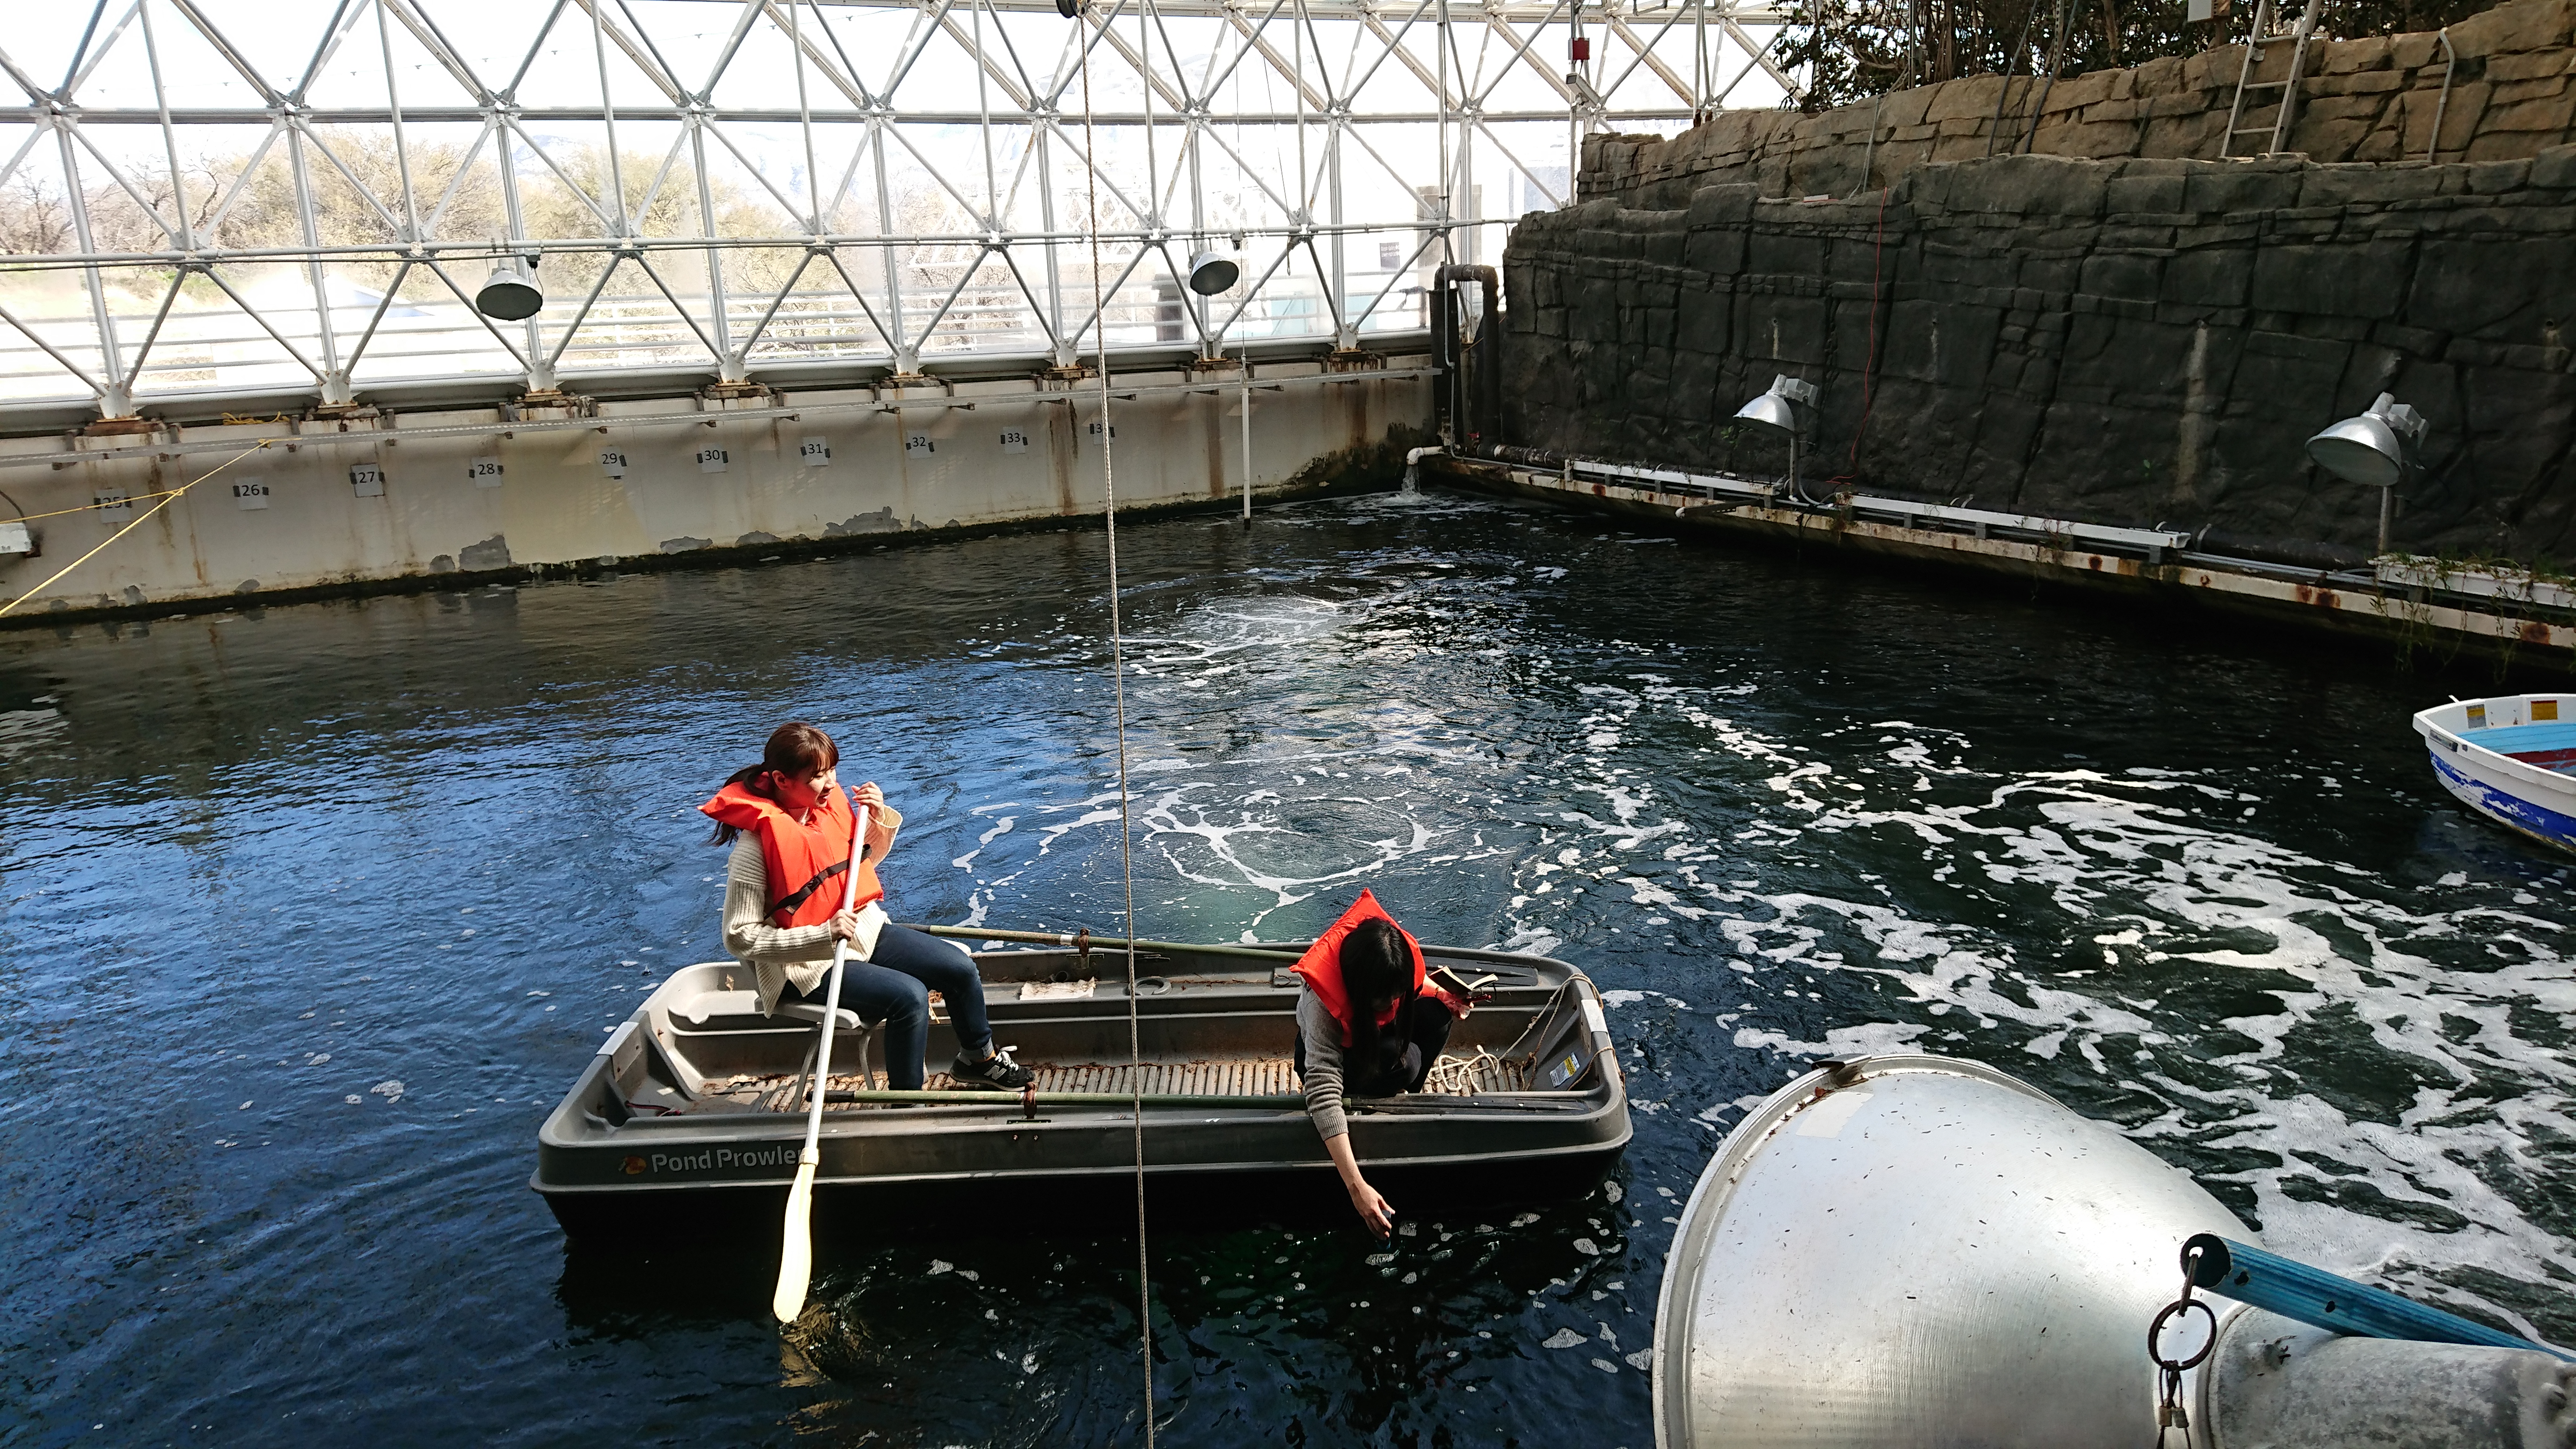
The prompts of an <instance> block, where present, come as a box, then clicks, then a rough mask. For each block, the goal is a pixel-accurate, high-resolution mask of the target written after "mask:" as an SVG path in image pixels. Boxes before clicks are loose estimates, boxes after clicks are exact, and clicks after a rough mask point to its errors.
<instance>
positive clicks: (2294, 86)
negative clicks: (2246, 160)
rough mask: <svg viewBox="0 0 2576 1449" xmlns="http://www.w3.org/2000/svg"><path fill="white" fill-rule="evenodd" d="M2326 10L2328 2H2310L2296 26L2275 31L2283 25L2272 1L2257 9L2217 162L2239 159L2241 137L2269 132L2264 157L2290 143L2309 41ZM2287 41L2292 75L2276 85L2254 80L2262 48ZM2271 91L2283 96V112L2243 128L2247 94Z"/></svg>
mask: <svg viewBox="0 0 2576 1449" xmlns="http://www.w3.org/2000/svg"><path fill="white" fill-rule="evenodd" d="M2324 8H2325V0H2308V8H2307V11H2306V13H2304V14H2302V15H2301V16H2300V17H2299V23H2298V25H2297V26H2295V27H2293V28H2292V29H2289V30H2286V31H2276V30H2275V29H2274V28H2273V27H2274V26H2276V25H2278V24H2279V23H2280V20H2281V14H2280V11H2279V9H2278V8H2277V7H2276V6H2275V4H2274V3H2273V0H2261V3H2260V4H2258V5H2256V6H2255V7H2254V33H2253V34H2252V35H2251V36H2249V37H2247V39H2246V42H2245V63H2244V66H2243V67H2242V68H2241V69H2239V70H2238V71H2237V72H2236V103H2235V104H2234V105H2232V106H2229V107H2228V108H2227V134H2226V135H2224V136H2221V137H2219V138H2218V159H2220V160H2222V161H2224V160H2227V159H2229V158H2230V157H2233V156H2236V155H2237V151H2236V138H2237V137H2239V136H2260V135H2262V134H2264V133H2265V132H2266V131H2269V132H2270V133H2271V137H2272V139H2271V144H2269V145H2267V146H2265V147H2264V148H2263V150H2262V151H2261V152H2260V153H2259V154H2261V155H2265V156H2273V155H2278V154H2279V153H2280V151H2281V148H2282V147H2283V146H2285V145H2287V144H2288V143H2289V140H2290V126H2291V124H2292V122H2293V121H2295V120H2296V116H2295V115H2294V112H2295V111H2296V110H2297V109H2298V103H2299V76H2300V73H2301V72H2302V71H2304V70H2305V69H2306V68H2307V63H2308V37H2309V36H2311V35H2314V34H2315V33H2316V29H2317V12H2319V11H2320V10H2322V9H2324ZM2284 40H2286V41H2288V42H2290V70H2289V74H2288V75H2287V76H2285V77H2284V78H2282V79H2280V80H2276V81H2258V80H2256V79H2254V68H2255V67H2256V66H2259V65H2261V64H2262V63H2263V47H2264V46H2265V45H2267V44H2277V43H2279V42H2281V41H2284ZM2268 90H2277V91H2279V92H2280V93H2281V109H2280V110H2279V111H2278V112H2276V113H2275V114H2274V115H2273V118H2272V124H2271V125H2269V126H2247V125H2242V124H2240V123H2241V122H2242V121H2243V120H2244V119H2245V93H2246V92H2247V91H2268Z"/></svg>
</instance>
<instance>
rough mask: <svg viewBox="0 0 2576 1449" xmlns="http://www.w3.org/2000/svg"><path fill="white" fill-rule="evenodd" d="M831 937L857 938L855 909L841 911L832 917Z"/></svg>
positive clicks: (849, 939) (853, 939)
mask: <svg viewBox="0 0 2576 1449" xmlns="http://www.w3.org/2000/svg"><path fill="white" fill-rule="evenodd" d="M832 939H833V940H835V941H855V940H857V939H859V917H858V913H857V912H856V911H843V912H841V913H840V914H838V915H836V916H834V917H832Z"/></svg>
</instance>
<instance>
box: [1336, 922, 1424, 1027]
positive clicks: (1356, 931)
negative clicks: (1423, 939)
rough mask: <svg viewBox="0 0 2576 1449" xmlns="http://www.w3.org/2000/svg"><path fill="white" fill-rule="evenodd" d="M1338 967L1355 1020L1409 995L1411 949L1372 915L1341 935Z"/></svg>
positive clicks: (1392, 929)
mask: <svg viewBox="0 0 2576 1449" xmlns="http://www.w3.org/2000/svg"><path fill="white" fill-rule="evenodd" d="M1341 967H1342V991H1343V993H1344V994H1345V995H1346V996H1347V997H1348V998H1349V1000H1350V1004H1351V1014H1352V1016H1353V1018H1354V1019H1356V1018H1357V1017H1359V1016H1360V1014H1361V1013H1363V1012H1366V1011H1372V1010H1375V1009H1376V1008H1377V1007H1378V1006H1380V1005H1382V1004H1384V1003H1385V1002H1388V1001H1400V1000H1402V999H1403V998H1405V997H1407V996H1409V995H1411V994H1412V987H1413V949H1412V948H1411V947H1410V946H1407V945H1406V944H1405V941H1404V933H1403V932H1401V931H1399V930H1397V929H1396V928H1395V927H1394V926H1392V925H1390V924H1388V923H1387V922H1385V921H1383V920H1380V919H1378V918H1376V917H1374V916H1372V917H1370V918H1369V919H1368V920H1365V921H1362V922H1360V923H1359V925H1358V926H1356V927H1354V928H1353V929H1352V931H1351V933H1350V934H1349V935H1347V936H1344V937H1343V938H1342V955H1341Z"/></svg>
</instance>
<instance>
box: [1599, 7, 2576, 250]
mask: <svg viewBox="0 0 2576 1449" xmlns="http://www.w3.org/2000/svg"><path fill="white" fill-rule="evenodd" d="M2446 33H2447V35H2448V37H2449V41H2450V46H2449V50H2448V52H2447V53H2446V52H2445V50H2444V49H2443V47H2442V45H2441V44H2440V42H2439V39H2438V38H2437V36H2436V35H2435V34H2432V33H2426V34H2418V35H2398V36H2375V37H2372V38H2369V39H2364V40H2322V39H2321V40H2317V41H2313V42H2311V43H2310V44H2309V46H2308V51H2307V57H2306V61H2305V64H2304V65H2303V66H2302V67H2301V69H2302V72H2303V74H2302V77H2301V79H2300V83H2299V95H2300V100H2299V104H2298V105H2297V106H2296V108H2295V109H2294V110H2293V112H2292V126H2291V131H2290V136H2289V139H2288V144H2287V145H2286V146H2285V147H2284V148H2283V149H2284V150H2285V151H2289V152H2296V153H2298V154H2300V155H2301V156H2303V157H2304V158H2305V159H2308V160H2311V161H2322V162H2336V161H2410V160H2411V161H2422V160H2425V159H2427V157H2428V156H2429V157H2431V158H2432V159H2434V160H2437V161H2515V160H2529V159H2530V158H2532V157H2534V156H2537V155H2539V154H2540V153H2541V152H2542V151H2544V150H2547V149H2549V148H2550V147H2552V146H2557V145H2562V144H2565V143H2567V142H2570V141H2576V88H2571V87H2576V0H2515V3H2512V4H2507V5H2500V6H2497V7H2496V8H2495V9H2493V10H2489V11H2485V12H2483V13H2481V14H2478V15H2475V16H2472V17H2470V18H2469V19H2467V20H2464V21H2462V22H2460V23H2459V24H2457V25H2454V26H2452V27H2451V28H2450V29H2449V31H2448V32H2446ZM2290 51H2291V47H2290V45H2289V44H2288V43H2287V42H2276V43H2274V44H2271V45H2268V46H2266V47H2265V48H2264V52H2263V59H2262V63H2261V64H2260V65H2259V66H2257V67H2256V69H2255V78H2256V79H2257V80H2263V81H2278V80H2280V79H2282V78H2283V77H2284V76H2286V75H2287V74H2288V73H2289V66H2290ZM2244 55H2245V48H2244V47H2243V46H2239V45H2230V46H2222V47H2219V48H2218V49H2215V50H2210V51H2205V52H2203V53H2201V54H2199V55H2195V56H2188V57H2185V56H2169V57H2165V58H2162V59H2158V60H2151V61H2149V62H2147V63H2146V64H2144V65H2141V66H2137V67H2135V68H2133V69H2129V70H2110V71H2096V72H2093V73H2091V74H2089V75H2081V76H2073V77H2069V78H2067V79H2064V80H2060V81H2056V82H2054V83H2046V82H2042V81H2036V80H2033V79H2032V78H2031V77H2028V76H2016V77H2013V78H2011V79H2010V80H2006V79H2005V78H2004V77H2001V76H1992V75H1981V76H1968V77H1964V78H1962V79H1959V80H1954V81H1944V82H1942V83H1941V84H1939V85H1931V86H1922V87H1919V88H1917V89H1914V90H1910V91H1899V92H1897V93H1896V94H1894V95H1890V96H1886V97H1884V98H1882V99H1880V100H1877V101H1870V102H1864V103H1862V104H1859V105H1852V106H1844V107H1842V108H1841V109H1839V110H1832V111H1826V112H1823V113H1822V114H1819V115H1814V116H1806V115H1800V114H1799V113H1797V112H1795V111H1727V112H1723V113H1721V114H1720V115H1718V116H1717V117H1716V118H1715V119H1713V120H1711V121H1710V122H1708V123H1707V124H1705V125H1701V126H1697V127H1694V128H1692V129H1691V130H1689V131H1687V132H1684V133H1683V134H1681V135H1679V136H1676V137H1672V138H1670V139H1665V138H1661V137H1654V136H1595V137H1592V138H1590V139H1589V140H1587V141H1586V142H1585V144H1584V157H1583V170H1582V175H1581V177H1580V178H1579V182H1580V188H1581V195H1582V196H1583V197H1585V198H1587V199H1589V198H1594V197H1614V198H1617V199H1619V200H1622V201H1625V202H1626V203H1627V204H1628V205H1631V206H1644V207H1679V206H1686V205H1688V204H1689V202H1690V194H1691V193H1692V192H1693V191H1695V190H1697V189H1698V188H1700V187H1702V186H1707V185H1712V184H1716V183H1722V182H1738V181H1741V182H1751V183H1753V184H1754V185H1755V186H1757V187H1759V188H1760V189H1761V192H1762V194H1763V195H1765V196H1810V195H1835V196H1840V195H1847V194H1850V193H1853V192H1857V191H1862V190H1866V189H1869V188H1871V187H1877V186H1884V185H1887V184H1889V183H1890V182H1892V181H1894V180H1896V179H1897V178H1898V177H1901V176H1903V175H1904V174H1905V173H1906V172H1908V171H1911V170H1912V169H1914V168H1915V167H1916V166H1921V165H1928V164H1931V163H1934V162H1942V161H1967V160H1978V159H1983V158H1985V157H1989V156H1995V155H2011V154H2014V153H2015V152H2017V151H2021V150H2024V149H2027V150H2028V151H2029V152H2030V153H2031V154H2034V155H2042V156H2078V157H2083V158H2086V159H2088V160H2110V159H2117V158H2122V157H2139V158H2157V159H2169V160H2216V159H2218V155H2219V132H2221V131H2223V130H2225V129H2226V128H2227V116H2228V110H2229V107H2230V106H2231V105H2232V104H2233V102H2234V100H2235V96H2236V82H2237V77H2238V76H2239V74H2240V73H2241V72H2242V70H2243V63H2244ZM2446 75H2447V78H2448V80H2449V83H2450V84H2449V94H2448V96H2447V97H2445V95H2444V93H2443V83H2444V80H2445V77H2446ZM2255 95H2256V96H2257V97H2277V96H2278V95H2279V92H2278V91H2258V92H2256V93H2255ZM2034 109H2035V110H2037V112H2038V113H2039V124H2038V127H2037V130H2036V131H2035V132H2034V131H2033V130H2032V129H2031V124H2030V116H2031V112H2032V111H2033V110H2034ZM1999 111H2000V116H1999V115H1998V112H1999ZM2437 111H2438V113H2439V115H2440V118H2441V136H2440V138H2439V145H2438V146H2436V145H2435V144H2434V142H2435V137H2434V135H2433V122H2434V117H2435V114H2436V112H2437ZM2278 114H2279V112H2278V108H2277V106H2275V105H2273V104H2268V103H2267V104H2263V105H2253V104H2252V103H2251V102H2249V105H2248V109H2247V111H2246V113H2245V115H2244V116H2243V118H2241V119H2240V120H2239V122H2238V124H2239V125H2240V126H2263V127H2269V126H2271V125H2272V123H2273V121H2274V120H2275V119H2276V118H2277V116H2278ZM2269 140H2270V138H2269V136H2268V135H2266V136H2248V137H2244V138H2241V139H2240V140H2239V142H2238V144H2237V145H2236V146H2235V147H2234V148H2233V153H2234V154H2236V155H2240V156H2241V155H2246V154H2249V147H2250V149H2251V153H2252V154H2259V153H2260V152H2261V151H2262V150H2263V149H2264V148H2265V146H2266V145H2268V143H2269Z"/></svg>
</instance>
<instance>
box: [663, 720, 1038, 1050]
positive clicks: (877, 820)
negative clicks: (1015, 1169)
mask: <svg viewBox="0 0 2576 1449" xmlns="http://www.w3.org/2000/svg"><path fill="white" fill-rule="evenodd" d="M840 761H841V752H840V748H839V747H838V746H836V745H835V744H833V743H832V737H831V736H830V735H828V734H825V733H824V732H823V731H822V730H821V729H818V728H816V727H815V726H813V725H810V724H807V723H805V722H804V721H802V720H790V721H788V722H787V723H786V724H783V725H780V726H779V727H778V729H777V730H776V731H775V732H773V733H772V734H771V735H770V737H769V743H768V745H767V747H766V748H764V749H763V750H762V751H761V760H760V763H759V764H757V765H750V766H746V767H745V768H743V769H740V770H737V771H735V772H734V774H733V776H732V777H731V778H730V779H728V780H726V781H725V784H724V788H723V789H721V790H718V791H717V792H716V794H715V798H714V799H711V800H709V801H708V802H707V803H706V804H704V805H701V806H699V807H698V808H699V810H700V811H701V812H702V813H704V814H705V815H706V816H707V817H708V818H709V819H711V820H713V821H715V823H716V825H715V833H714V834H713V835H712V836H710V837H709V842H710V843H711V844H718V845H728V844H729V845H731V846H732V847H733V855H732V857H731V859H730V860H729V861H728V863H727V866H726V871H725V903H724V943H725V950H726V951H728V952H730V953H731V954H732V955H733V958H734V959H735V960H737V961H740V962H741V963H742V964H743V965H745V966H748V967H750V968H751V969H752V972H753V975H754V979H755V981H756V982H757V987H758V994H759V1005H760V1010H761V1014H762V1015H764V1016H768V1015H774V1014H776V1012H777V1010H778V1007H779V1005H780V1004H781V1003H782V1002H804V1001H810V1002H812V1003H814V1004H815V1005H817V1006H820V1005H822V1004H823V1000H824V997H825V995H826V991H827V987H828V984H829V983H828V980H827V977H828V975H829V973H830V971H831V967H832V951H833V943H834V942H836V941H847V942H849V943H850V960H849V962H848V964H847V965H846V966H845V967H844V968H843V975H842V983H841V1004H842V1005H843V1006H844V1007H846V1008H848V1009H850V1010H852V1011H855V1012H857V1013H858V1014H859V1016H860V1017H861V1018H862V1019H864V1020H870V1021H877V1020H882V1021H883V1022H884V1023H885V1051H886V1076H887V1078H888V1080H889V1082H890V1083H891V1085H892V1086H893V1087H894V1088H896V1089H897V1090H901V1091H918V1090H920V1089H921V1085H922V1082H923V1078H924V1064H923V1061H922V1057H923V1053H924V1049H925V1047H926V1045H927V1043H928V1040H929V1035H930V993H931V992H933V991H936V992H938V993H939V994H940V997H941V999H942V1000H943V1001H944V1002H945V1003H946V1005H947V1007H948V1018H949V1021H950V1023H951V1025H953V1026H954V1027H955V1028H956V1033H957V1043H958V1054H957V1059H956V1062H955V1063H954V1064H953V1065H952V1066H951V1067H950V1069H949V1072H950V1075H951V1076H953V1077H954V1078H955V1079H956V1081H957V1085H959V1086H960V1087H969V1088H989V1089H991V1090H995V1091H1009V1092H1016V1091H1019V1090H1021V1089H1022V1088H1024V1087H1026V1086H1028V1085H1029V1083H1030V1082H1031V1081H1032V1080H1033V1078H1032V1077H1031V1076H1030V1074H1029V1071H1028V1069H1027V1068H1025V1067H1021V1066H1019V1065H1017V1064H1015V1063H1014V1062H1012V1061H1011V1059H1010V1057H1009V1056H1008V1054H1006V1053H1004V1052H1001V1051H999V1050H997V1049H996V1048H995V1047H994V1045H993V1029H992V1024H991V1021H990V1018H989V1017H988V1015H987V1013H986V1011H985V1006H984V982H983V978H982V977H981V976H980V975H978V974H977V972H976V970H975V961H974V958H973V957H971V956H969V955H967V954H966V952H965V951H964V950H963V949H962V948H959V947H955V946H951V945H949V944H947V943H946V942H943V941H940V940H938V939H937V938H935V937H931V936H926V935H923V934H922V933H920V932H918V931H912V930H907V929H905V928H904V927H902V926H898V925H894V924H892V923H891V922H890V921H889V920H888V919H887V917H886V913H885V908H884V906H883V905H881V904H880V902H882V901H883V900H884V898H885V888H884V886H883V885H882V884H881V883H880V882H879V881H878V879H877V870H876V864H877V862H878V861H881V860H883V859H884V858H885V853H886V850H887V849H888V848H889V847H890V846H892V845H893V844H894V837H895V832H896V831H898V830H900V829H901V828H902V826H903V817H902V815H900V814H899V813H897V812H896V811H895V810H894V809H892V808H891V807H889V806H888V805H887V804H886V803H885V793H884V792H883V791H881V790H879V789H878V788H877V786H876V785H875V784H874V783H873V782H870V783H868V784H864V785H861V786H860V787H859V788H858V790H857V791H856V793H855V803H856V804H857V805H861V806H865V807H867V809H868V813H869V819H868V830H867V838H866V840H865V841H864V842H863V843H862V845H861V847H860V851H859V859H858V860H857V861H856V862H855V863H854V862H852V860H851V859H850V838H851V834H852V831H853V828H854V826H855V824H856V821H855V819H854V816H853V809H852V806H853V796H852V794H851V792H847V791H844V790H843V789H841V787H840V775H839V766H840ZM853 869H855V870H856V872H857V879H858V889H857V890H856V891H855V892H849V891H848V890H847V884H848V883H847V880H846V878H845V877H846V873H848V872H850V871H852V870H853ZM845 894H848V895H849V897H850V903H849V907H848V908H847V909H844V908H843V907H842V898H843V896H844V895H845Z"/></svg>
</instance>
